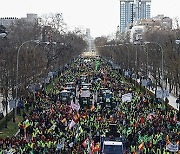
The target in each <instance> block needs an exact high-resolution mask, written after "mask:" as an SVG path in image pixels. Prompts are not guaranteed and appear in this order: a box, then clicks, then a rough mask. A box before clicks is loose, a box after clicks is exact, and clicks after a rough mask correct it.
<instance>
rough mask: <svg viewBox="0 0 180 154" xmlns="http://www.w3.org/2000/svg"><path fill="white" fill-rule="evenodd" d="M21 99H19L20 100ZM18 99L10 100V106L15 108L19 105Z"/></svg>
mask: <svg viewBox="0 0 180 154" xmlns="http://www.w3.org/2000/svg"><path fill="white" fill-rule="evenodd" d="M18 101H19V100H18ZM18 101H16V100H10V101H9V108H10V109H12V108H15V106H17V105H18Z"/></svg>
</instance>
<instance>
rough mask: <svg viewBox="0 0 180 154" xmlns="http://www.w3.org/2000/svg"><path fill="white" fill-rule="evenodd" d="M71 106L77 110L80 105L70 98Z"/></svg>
mask: <svg viewBox="0 0 180 154" xmlns="http://www.w3.org/2000/svg"><path fill="white" fill-rule="evenodd" d="M71 108H72V109H74V110H76V111H77V112H78V111H79V109H80V105H79V104H75V103H74V102H73V100H72V101H71Z"/></svg>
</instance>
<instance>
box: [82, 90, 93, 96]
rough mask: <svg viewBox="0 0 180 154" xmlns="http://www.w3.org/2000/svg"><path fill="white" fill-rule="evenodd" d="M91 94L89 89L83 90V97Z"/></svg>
mask: <svg viewBox="0 0 180 154" xmlns="http://www.w3.org/2000/svg"><path fill="white" fill-rule="evenodd" d="M90 94H91V93H90V91H89V90H82V92H81V97H90Z"/></svg>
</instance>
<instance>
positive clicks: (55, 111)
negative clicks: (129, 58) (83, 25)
mask: <svg viewBox="0 0 180 154" xmlns="http://www.w3.org/2000/svg"><path fill="white" fill-rule="evenodd" d="M82 74H86V75H87V81H88V82H90V83H92V89H91V91H92V93H93V94H95V92H96V91H99V90H100V88H102V87H106V88H108V89H109V90H111V91H112V93H113V101H115V102H116V107H111V108H106V107H102V106H100V105H99V102H94V104H93V105H92V106H90V107H89V108H87V107H86V106H78V105H79V104H78V103H77V102H78V99H79V98H78V97H77V96H75V100H76V102H74V101H73V100H74V99H72V101H71V103H70V104H66V103H62V102H61V101H60V100H59V92H60V91H61V90H62V89H63V87H64V83H66V82H75V83H76V86H77V87H78V86H79V85H80V83H81V78H80V75H82ZM51 84H53V85H54V87H53V88H51V89H50V90H48V88H43V89H42V91H41V92H38V93H37V95H36V100H35V101H34V100H33V99H32V100H31V99H28V100H27V99H24V100H23V103H24V104H27V105H26V106H27V108H26V109H25V111H26V110H30V114H26V112H23V114H22V116H23V121H22V122H21V123H19V130H20V132H19V134H18V135H17V136H14V137H11V138H5V139H2V138H0V154H1V153H2V154H4V153H8V152H9V153H16V154H18V153H19V154H52V153H57V154H59V153H60V154H71V153H72V154H88V153H91V154H93V153H99V152H100V149H101V147H100V144H101V143H100V138H101V137H102V136H106V134H107V133H108V132H110V131H111V130H110V124H116V126H117V133H118V134H120V137H121V138H122V139H123V144H124V153H127V154H129V153H132V154H135V153H142V154H168V153H173V152H174V153H178V151H177V149H179V141H180V134H179V133H180V129H179V122H178V121H177V111H176V110H174V109H173V108H169V107H168V108H167V106H166V105H164V103H163V102H162V101H160V100H157V99H153V98H151V97H150V96H149V95H148V94H144V93H143V92H141V91H137V90H136V88H135V87H134V85H133V84H132V83H128V82H126V80H124V78H123V76H122V75H120V73H119V71H117V70H114V69H112V66H111V64H110V63H108V62H107V61H106V60H104V59H98V60H97V59H91V60H90V61H89V62H85V61H84V59H82V58H80V59H78V60H76V61H75V62H74V63H71V64H69V65H68V66H67V67H66V68H65V69H64V70H63V71H62V72H61V74H60V75H59V77H58V81H57V83H53V81H52V82H51ZM126 93H132V100H131V102H126V101H125V102H124V101H122V96H123V95H124V94H126ZM75 103H77V104H76V107H74V106H73V104H75ZM20 110H21V109H20Z"/></svg>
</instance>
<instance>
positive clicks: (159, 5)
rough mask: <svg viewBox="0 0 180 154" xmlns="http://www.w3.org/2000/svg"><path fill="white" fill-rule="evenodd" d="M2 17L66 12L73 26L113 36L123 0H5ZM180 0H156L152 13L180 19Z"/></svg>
mask: <svg viewBox="0 0 180 154" xmlns="http://www.w3.org/2000/svg"><path fill="white" fill-rule="evenodd" d="M0 6H1V8H0V17H18V18H20V17H25V16H26V13H37V14H38V15H39V16H41V15H42V14H48V13H62V14H63V17H64V20H65V22H66V23H67V25H68V26H69V27H70V28H72V29H73V28H74V27H83V28H90V29H91V35H92V36H93V37H96V36H101V35H109V34H112V33H113V32H115V31H116V29H117V26H118V25H119V18H120V16H119V12H120V11H119V0H49V1H47V0H1V3H0ZM179 7H180V0H152V6H151V8H152V16H155V15H157V14H165V15H166V16H169V17H171V18H175V17H178V18H179V19H180V9H179Z"/></svg>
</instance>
